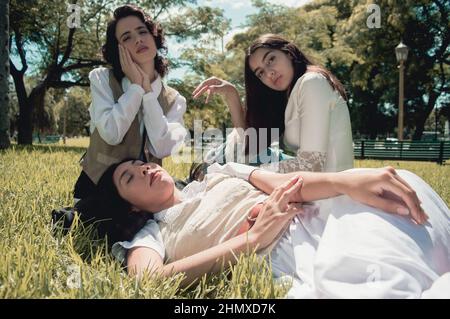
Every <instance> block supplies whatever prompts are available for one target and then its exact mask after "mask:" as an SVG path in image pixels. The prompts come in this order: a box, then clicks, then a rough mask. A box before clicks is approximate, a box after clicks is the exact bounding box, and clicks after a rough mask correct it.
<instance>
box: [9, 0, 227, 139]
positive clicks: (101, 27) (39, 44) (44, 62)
mask: <svg viewBox="0 0 450 319" xmlns="http://www.w3.org/2000/svg"><path fill="white" fill-rule="evenodd" d="M121 4H122V3H121V2H120V1H116V0H94V1H82V0H80V1H75V0H72V1H71V2H70V3H66V2H62V1H55V2H43V1H38V0H29V1H26V2H22V1H18V0H12V1H11V14H10V16H11V30H10V46H11V45H12V44H14V46H13V47H12V53H13V54H14V55H15V56H17V57H19V59H20V62H21V63H20V64H21V65H20V66H19V65H16V64H14V63H13V62H12V61H11V60H10V64H11V75H12V76H13V79H14V84H15V89H16V93H17V98H18V103H19V137H18V142H19V144H31V143H32V132H33V125H34V124H35V125H37V127H41V128H42V127H46V126H48V125H49V124H50V121H49V119H48V118H46V117H45V116H44V115H45V114H48V112H47V113H46V112H45V95H46V93H47V92H48V90H49V89H50V88H55V89H67V88H70V87H73V86H82V87H83V86H84V87H86V86H89V82H88V79H87V76H88V73H89V71H90V70H92V69H93V68H95V67H97V66H100V65H105V62H104V61H102V59H101V57H100V55H99V53H100V52H99V49H100V47H101V45H102V44H103V43H104V40H105V34H106V23H107V21H108V20H109V18H110V15H111V12H112V10H113V9H114V8H115V7H117V6H118V5H121ZM137 4H138V5H140V6H141V7H143V8H144V9H145V10H147V12H148V13H149V14H150V15H151V16H152V17H153V18H154V19H156V20H158V21H159V22H161V23H162V24H163V26H164V27H165V28H166V30H167V35H168V36H173V37H175V38H178V39H180V40H185V39H190V38H191V39H198V38H200V37H201V35H202V34H203V33H205V32H209V31H211V30H213V31H214V30H215V29H216V26H218V25H220V23H219V22H221V21H222V20H223V16H222V13H221V11H220V10H217V9H212V8H208V7H194V6H193V5H195V4H196V1H194V0H159V1H157V0H146V1H138V2H137ZM30 66H33V69H34V72H35V73H36V74H37V76H38V77H39V78H40V81H39V82H38V84H37V85H36V86H35V87H33V88H32V89H31V91H30V92H27V90H26V89H25V85H24V78H25V77H26V76H28V74H26V72H27V70H28V68H29V67H30ZM34 111H35V112H36V121H33V112H34Z"/></svg>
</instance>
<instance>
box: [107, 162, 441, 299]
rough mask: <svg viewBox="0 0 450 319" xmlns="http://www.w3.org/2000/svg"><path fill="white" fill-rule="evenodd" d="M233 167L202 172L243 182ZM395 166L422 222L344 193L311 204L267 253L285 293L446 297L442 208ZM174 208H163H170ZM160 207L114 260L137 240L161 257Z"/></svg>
mask: <svg viewBox="0 0 450 319" xmlns="http://www.w3.org/2000/svg"><path fill="white" fill-rule="evenodd" d="M238 165H239V164H236V163H233V164H226V165H224V166H220V165H217V164H215V165H214V166H210V168H209V172H211V171H213V170H214V172H215V173H222V174H227V175H230V176H233V177H238V178H241V179H243V180H248V176H249V174H250V173H251V171H252V170H253V169H254V167H253V168H251V167H248V166H246V165H241V166H240V167H239V166H238ZM363 170H367V169H354V170H352V171H363ZM214 172H213V173H214ZM397 172H398V174H399V175H400V176H401V177H402V178H403V179H404V180H406V182H407V183H409V184H410V185H411V187H412V188H413V189H414V190H415V191H416V192H417V195H418V197H419V199H420V200H421V201H422V207H423V208H424V210H425V212H426V213H427V214H428V216H429V217H430V218H429V220H428V221H427V223H426V224H425V225H416V224H415V223H413V221H412V220H411V219H410V218H409V217H404V216H400V215H394V214H388V213H385V212H383V211H380V210H378V209H375V208H373V207H370V206H367V205H363V204H360V203H358V202H355V201H353V200H352V199H350V198H349V197H348V196H339V197H335V198H331V199H325V200H321V201H315V202H313V203H312V204H311V205H309V206H308V208H307V209H305V211H306V213H305V214H302V215H299V216H298V218H296V219H294V220H293V222H292V223H291V224H290V225H289V228H288V230H287V231H286V232H285V233H284V234H283V235H282V237H281V239H280V240H279V241H278V242H277V244H276V245H275V246H274V248H273V250H272V251H271V253H270V259H268V260H270V262H271V266H272V271H273V275H274V277H275V278H276V280H280V281H285V280H288V281H289V284H292V287H291V288H290V290H289V292H288V294H287V297H290V298H425V297H435V298H436V297H446V298H450V251H449V250H450V211H449V209H448V207H447V206H446V204H445V203H444V202H443V200H442V199H441V198H440V197H439V195H438V194H436V192H435V191H434V190H433V189H432V188H431V187H430V186H429V185H428V184H427V183H426V182H424V181H423V180H422V179H421V178H420V177H418V176H417V175H415V174H413V173H411V172H408V171H405V170H397ZM204 191H205V185H204V182H202V183H199V182H193V183H191V184H189V185H188V186H187V187H186V188H185V190H184V191H183V193H184V194H185V198H187V199H188V200H191V201H193V200H195V199H196V198H197V197H202V196H204ZM217 205H220V203H217ZM179 206H181V205H175V206H173V207H172V208H169V209H168V210H175V212H176V211H177V207H179ZM167 213H168V212H165V213H158V214H156V215H155V219H156V220H149V222H148V224H147V225H146V226H145V227H144V228H143V229H142V230H140V231H139V232H138V234H136V236H135V238H134V239H133V240H132V241H130V242H118V243H116V244H114V245H113V248H112V253H113V254H114V256H116V258H118V259H119V260H120V261H121V262H122V261H123V260H124V258H125V256H126V250H127V249H131V248H133V247H138V246H144V247H149V248H152V249H154V250H155V251H156V252H158V253H159V254H160V255H161V258H163V259H164V258H165V248H164V247H165V245H164V242H163V240H162V236H161V233H160V230H159V226H158V223H157V220H158V219H159V218H161V217H162V218H163V217H164V214H167ZM172 213H173V212H172ZM261 258H268V256H267V255H264V256H261Z"/></svg>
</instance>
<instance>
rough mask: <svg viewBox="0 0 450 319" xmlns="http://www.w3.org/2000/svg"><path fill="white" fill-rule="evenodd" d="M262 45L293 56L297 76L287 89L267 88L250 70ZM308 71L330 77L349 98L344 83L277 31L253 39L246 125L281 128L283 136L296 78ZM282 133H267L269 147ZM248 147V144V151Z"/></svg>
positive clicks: (247, 77)
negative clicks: (254, 55) (285, 116)
mask: <svg viewBox="0 0 450 319" xmlns="http://www.w3.org/2000/svg"><path fill="white" fill-rule="evenodd" d="M259 48H270V49H276V50H280V51H282V52H284V53H286V54H288V55H289V56H290V57H291V58H292V64H293V67H294V77H293V79H292V82H291V84H290V85H289V88H288V89H287V91H276V90H273V89H271V88H269V87H267V86H266V85H265V84H264V83H262V81H261V80H260V79H258V77H257V76H256V75H255V74H254V73H253V71H252V70H251V68H250V63H249V61H250V56H251V55H252V54H253V53H254V52H255V51H256V50H257V49H259ZM305 72H318V73H320V74H322V75H323V76H324V77H325V78H326V79H327V80H328V83H330V85H331V87H332V88H333V89H334V90H337V91H338V92H339V94H340V95H341V96H342V97H343V98H344V99H347V96H346V94H345V89H344V86H343V85H342V83H341V82H339V80H338V79H337V78H336V77H335V76H334V75H333V74H332V73H331V72H330V71H328V70H327V69H325V68H323V67H321V66H319V65H317V64H314V63H313V62H312V61H311V60H310V59H309V58H308V57H307V56H306V55H305V54H303V53H302V52H301V51H300V49H299V48H298V47H297V46H296V45H295V44H294V43H292V42H290V41H288V40H286V39H284V38H282V37H280V36H278V35H275V34H264V35H262V36H260V37H259V38H258V39H257V40H256V41H255V42H253V44H252V45H251V46H250V47H249V48H248V50H247V52H246V55H245V74H244V76H245V93H246V108H247V111H246V117H245V122H246V128H250V127H252V128H255V129H256V130H257V132H258V131H259V129H260V128H268V129H269V128H278V129H279V134H280V136H281V135H283V134H284V129H285V127H284V112H285V110H286V105H287V102H288V99H289V94H290V92H291V90H292V88H293V87H294V85H295V83H296V82H297V80H298V79H299V78H300V77H301V76H302V75H303V74H305ZM268 133H270V132H268ZM280 136H270V134H268V135H267V146H266V147H269V146H270V144H271V143H272V142H273V141H274V140H276V139H278V138H280ZM259 144H260V143H259V134H258V144H257V145H258V152H260V151H262V149H259V146H260V145H259ZM248 149H249V147H248V143H247V145H246V150H247V152H248Z"/></svg>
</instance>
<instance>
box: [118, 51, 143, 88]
mask: <svg viewBox="0 0 450 319" xmlns="http://www.w3.org/2000/svg"><path fill="white" fill-rule="evenodd" d="M119 59H120V65H121V67H122V71H123V73H124V74H125V76H126V77H127V78H128V79H129V80H130V82H131V83H134V84H137V85H140V86H142V82H143V81H142V80H143V79H142V75H141V73H140V72H139V70H138V68H137V64H136V63H135V62H134V61H133V59H132V58H131V55H130V52H129V51H128V49H127V48H125V47H124V46H123V45H121V44H119Z"/></svg>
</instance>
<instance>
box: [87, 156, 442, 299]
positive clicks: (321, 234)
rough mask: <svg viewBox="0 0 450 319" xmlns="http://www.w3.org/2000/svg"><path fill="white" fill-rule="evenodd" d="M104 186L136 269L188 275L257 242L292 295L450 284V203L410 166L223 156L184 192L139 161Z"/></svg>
mask: <svg viewBox="0 0 450 319" xmlns="http://www.w3.org/2000/svg"><path fill="white" fill-rule="evenodd" d="M99 196H100V197H99V198H98V201H96V202H97V203H98V204H99V207H94V211H95V213H96V216H97V218H98V219H99V220H101V221H102V222H100V224H103V225H104V226H103V227H102V228H103V231H102V234H107V235H108V242H109V243H110V244H113V243H114V245H112V250H111V251H112V253H113V255H114V256H115V257H117V258H118V259H119V260H120V261H122V262H124V263H125V264H126V265H127V266H128V271H129V273H131V274H136V273H138V274H141V273H142V272H143V271H145V270H148V271H150V272H156V273H160V274H162V275H164V276H171V275H173V274H175V273H180V272H181V273H184V274H185V276H186V277H185V280H184V282H183V284H189V283H191V282H193V281H197V280H198V279H199V278H201V277H202V276H203V275H204V274H205V273H217V272H220V271H221V270H222V269H223V267H227V266H229V265H230V264H234V263H235V262H236V260H237V259H238V258H239V255H240V254H241V253H245V252H248V251H252V250H253V249H256V250H257V252H258V254H260V256H267V255H270V258H269V259H268V262H270V263H271V267H272V272H273V275H274V277H275V278H286V276H288V277H289V279H290V280H291V281H292V284H293V286H292V288H291V290H290V292H289V296H291V297H312V298H323V297H325V298H330V297H331V298H340V297H344V298H355V297H356V298H362V297H369V298H406V297H415V298H418V297H425V296H426V295H428V297H430V296H432V295H433V294H430V292H431V291H432V290H434V291H435V292H438V293H439V295H441V296H442V293H447V294H448V292H450V250H449V247H448V243H449V242H450V211H449V210H448V208H447V206H446V204H445V203H444V202H443V200H442V199H441V198H440V197H439V196H438V195H437V194H436V193H435V192H434V191H433V190H432V189H431V187H430V186H429V185H427V184H426V183H425V182H424V181H423V180H422V179H420V178H419V177H418V176H416V175H414V174H413V173H411V172H408V171H403V170H399V171H396V170H394V169H393V168H384V169H353V170H348V171H344V172H337V173H336V172H331V173H324V172H321V173H315V172H293V173H289V174H279V173H274V172H268V171H266V170H262V169H258V168H256V167H254V166H247V165H242V164H237V163H227V164H225V165H223V166H220V165H218V164H217V163H215V164H213V165H211V166H210V167H209V168H208V174H207V175H206V177H205V178H204V180H203V181H201V182H197V181H194V182H192V183H190V184H188V186H186V187H185V188H184V189H183V190H182V191H179V190H177V189H176V188H175V185H174V182H173V179H172V177H171V176H170V175H169V174H168V173H167V171H165V170H164V169H162V168H161V167H160V166H158V165H156V164H154V163H143V162H141V161H139V160H133V161H124V162H123V163H121V164H115V165H113V166H111V167H110V168H109V169H108V170H107V171H106V172H105V174H104V175H103V176H102V178H101V180H100V182H99ZM336 196H337V197H336ZM299 202H302V203H303V207H300V206H299ZM306 202H309V203H308V204H307V203H306ZM88 208H89V207H88ZM80 209H81V213H82V214H83V213H84V209H83V207H80ZM145 216H147V217H145ZM144 217H145V218H144ZM247 217H251V218H250V220H249V219H248V218H247ZM294 217H295V218H294ZM145 219H146V220H145ZM436 285H437V286H436ZM442 285H445V286H447V287H448V288H447V289H442ZM433 287H434V288H433ZM436 287H441V288H436ZM435 288H436V289H437V291H436V289H435ZM430 289H431V291H430Z"/></svg>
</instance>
